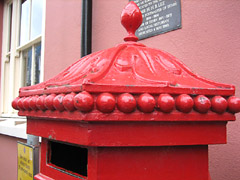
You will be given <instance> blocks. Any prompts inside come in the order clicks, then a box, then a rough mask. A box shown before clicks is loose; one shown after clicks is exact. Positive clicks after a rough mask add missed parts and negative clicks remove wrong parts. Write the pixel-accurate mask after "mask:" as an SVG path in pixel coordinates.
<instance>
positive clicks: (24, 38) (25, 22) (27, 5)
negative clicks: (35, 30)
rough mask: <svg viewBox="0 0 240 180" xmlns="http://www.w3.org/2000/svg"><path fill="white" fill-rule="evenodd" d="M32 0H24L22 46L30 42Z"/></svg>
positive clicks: (21, 30) (21, 31) (21, 32)
mask: <svg viewBox="0 0 240 180" xmlns="http://www.w3.org/2000/svg"><path fill="white" fill-rule="evenodd" d="M29 18H30V0H23V1H22V5H21V29H20V45H23V44H24V43H26V42H27V41H28V40H29V26H30V21H29Z"/></svg>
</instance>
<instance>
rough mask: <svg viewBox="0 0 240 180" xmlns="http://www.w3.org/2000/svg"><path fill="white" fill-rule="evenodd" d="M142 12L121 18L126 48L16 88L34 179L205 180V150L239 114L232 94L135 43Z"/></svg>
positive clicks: (130, 10) (131, 10) (239, 102)
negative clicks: (36, 167)
mask: <svg viewBox="0 0 240 180" xmlns="http://www.w3.org/2000/svg"><path fill="white" fill-rule="evenodd" d="M141 20H142V16H141V12H140V10H139V9H138V8H137V6H136V5H135V4H134V2H130V3H129V4H128V5H127V6H126V8H125V9H124V11H123V13H122V24H123V26H124V27H125V28H126V29H127V31H128V33H129V35H128V36H127V37H125V39H124V40H125V41H126V42H125V43H122V44H119V45H117V46H116V47H113V48H110V49H107V50H103V51H99V52H96V53H93V54H91V55H88V56H85V57H84V58H82V59H80V60H79V61H77V62H76V63H74V64H73V65H71V66H70V67H68V68H67V69H65V70H64V71H63V72H61V73H60V74H58V75H57V76H56V77H54V78H52V79H50V80H48V81H46V82H43V83H40V84H38V85H34V86H30V87H23V88H21V89H20V93H19V97H17V98H16V99H15V100H14V101H13V103H12V106H13V107H14V108H15V109H17V110H19V115H20V116H27V133H28V134H33V135H36V136H41V137H42V144H41V169H40V173H39V174H38V175H36V176H35V179H36V180H52V179H55V180H62V179H64V180H65V179H66V180H75V179H86V180H120V179H121V180H122V179H129V180H130V179H131V180H135V179H136V180H147V179H151V180H160V179H163V180H209V179H210V176H209V171H208V145H210V144H224V143H226V125H227V122H228V121H234V120H235V115H234V114H235V113H237V112H239V111H240V99H239V98H237V97H235V96H234V93H235V88H234V86H232V85H226V84H221V83H216V82H213V81H209V80H207V79H205V78H202V77H200V76H198V75H196V74H194V73H192V72H191V71H190V70H189V69H188V68H187V67H186V66H185V65H184V64H182V63H181V62H180V61H179V60H178V59H176V58H175V57H173V56H172V55H170V54H168V53H166V52H163V51H160V50H157V49H153V48H148V47H146V46H145V45H143V44H141V43H138V42H136V41H137V37H136V36H135V35H134V34H135V30H136V29H137V28H138V27H139V26H140V25H141Z"/></svg>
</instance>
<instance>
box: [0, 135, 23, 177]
mask: <svg viewBox="0 0 240 180" xmlns="http://www.w3.org/2000/svg"><path fill="white" fill-rule="evenodd" d="M17 141H21V142H26V141H25V140H22V139H17V138H14V137H10V136H5V135H1V134H0V145H1V148H0V149H1V150H0V151H1V153H0V176H1V177H0V179H1V180H16V179H17Z"/></svg>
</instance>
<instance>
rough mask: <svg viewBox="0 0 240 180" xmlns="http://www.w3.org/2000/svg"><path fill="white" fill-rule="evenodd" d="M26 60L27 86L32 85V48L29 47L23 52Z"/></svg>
mask: <svg viewBox="0 0 240 180" xmlns="http://www.w3.org/2000/svg"><path fill="white" fill-rule="evenodd" d="M23 56H24V60H25V67H26V68H25V86H30V85H31V76H32V48H29V49H27V50H25V51H24V52H23Z"/></svg>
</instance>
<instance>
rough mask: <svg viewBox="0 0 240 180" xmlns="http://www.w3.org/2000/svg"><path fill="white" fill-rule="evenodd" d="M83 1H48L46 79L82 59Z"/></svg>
mask: <svg viewBox="0 0 240 180" xmlns="http://www.w3.org/2000/svg"><path fill="white" fill-rule="evenodd" d="M81 5H82V1H81V0H67V1H66V0H50V1H46V24H45V26H46V27H45V29H46V30H45V54H44V79H45V80H47V79H49V78H51V77H53V76H55V75H57V74H58V73H59V72H61V71H62V70H63V69H65V68H66V67H68V66H69V65H70V64H72V63H74V62H75V61H76V60H78V59H80V51H81V49H80V45H81V43H80V40H81V8H82V6H81Z"/></svg>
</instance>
